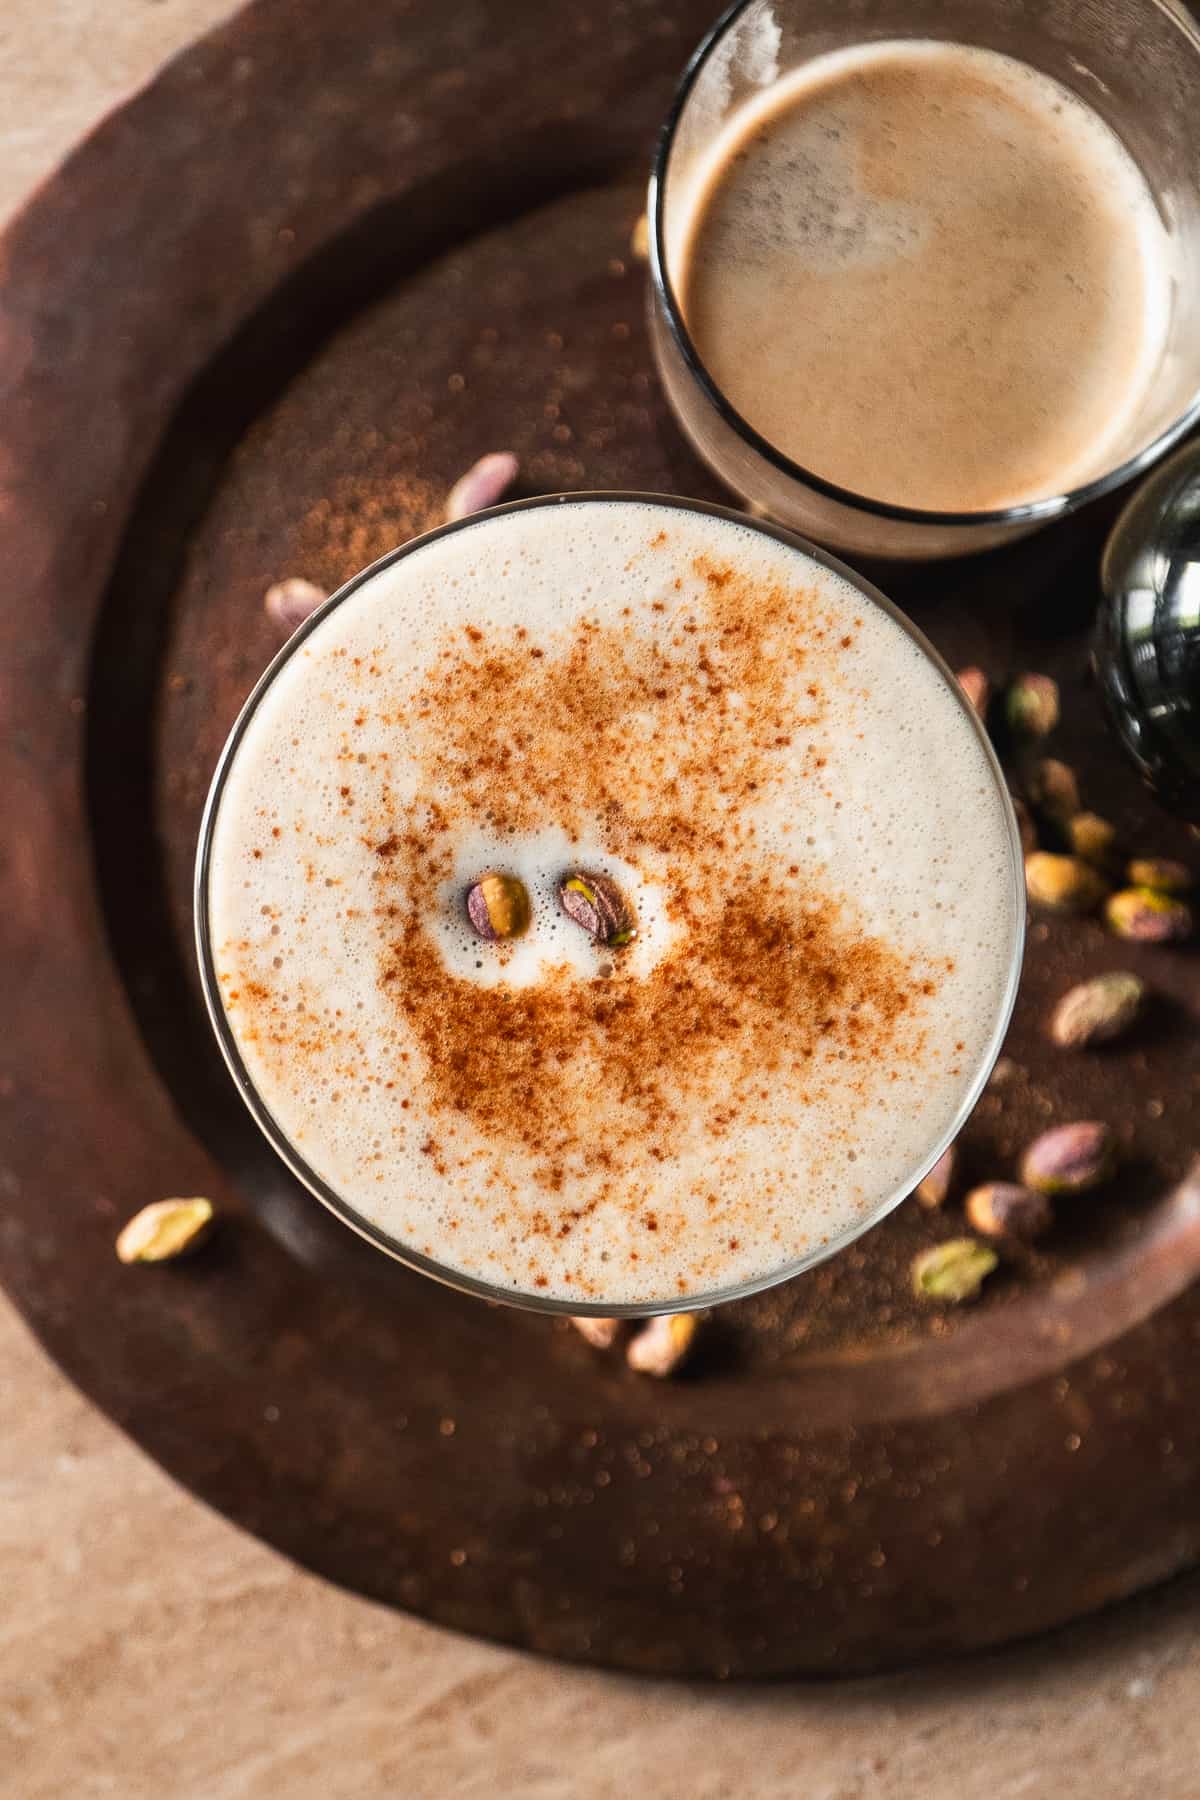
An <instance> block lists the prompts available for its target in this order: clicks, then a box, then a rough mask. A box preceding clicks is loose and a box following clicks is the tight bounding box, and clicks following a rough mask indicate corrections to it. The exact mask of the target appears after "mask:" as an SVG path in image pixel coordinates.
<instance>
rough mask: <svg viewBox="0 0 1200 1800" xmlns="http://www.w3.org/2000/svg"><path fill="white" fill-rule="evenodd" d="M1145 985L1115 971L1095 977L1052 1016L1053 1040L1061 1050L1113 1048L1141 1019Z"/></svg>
mask: <svg viewBox="0 0 1200 1800" xmlns="http://www.w3.org/2000/svg"><path fill="white" fill-rule="evenodd" d="M1145 1003H1146V984H1145V982H1144V981H1142V980H1141V979H1140V978H1139V977H1138V976H1136V975H1130V974H1127V973H1125V972H1124V971H1123V970H1120V969H1114V970H1112V971H1111V973H1109V974H1107V975H1094V976H1093V977H1092V979H1091V980H1090V981H1081V982H1080V983H1079V985H1078V987H1073V988H1071V989H1070V990H1069V992H1067V993H1065V994H1064V995H1063V997H1062V999H1061V1000H1060V1001H1059V1003H1058V1005H1057V1006H1056V1007H1055V1009H1054V1011H1053V1013H1052V1014H1051V1015H1050V1036H1051V1038H1052V1039H1053V1041H1054V1042H1055V1043H1056V1044H1057V1045H1058V1046H1059V1048H1060V1049H1062V1050H1090V1049H1092V1047H1093V1046H1094V1045H1096V1044H1111V1043H1112V1042H1113V1041H1114V1039H1116V1038H1119V1037H1122V1036H1123V1035H1124V1034H1125V1032H1127V1031H1128V1030H1129V1029H1130V1027H1131V1026H1132V1025H1135V1024H1136V1023H1137V1021H1138V1019H1139V1018H1140V1017H1141V1013H1142V1009H1143V1007H1144V1006H1145Z"/></svg>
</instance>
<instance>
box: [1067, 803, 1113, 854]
mask: <svg viewBox="0 0 1200 1800" xmlns="http://www.w3.org/2000/svg"><path fill="white" fill-rule="evenodd" d="M1064 829H1065V831H1066V834H1067V842H1068V843H1069V844H1070V846H1071V848H1072V850H1073V851H1074V852H1075V854H1076V856H1082V858H1083V860H1084V862H1090V863H1095V864H1096V866H1097V867H1098V868H1104V867H1105V865H1106V864H1107V863H1108V861H1109V859H1110V857H1111V856H1112V853H1113V849H1114V847H1115V845H1116V841H1117V828H1116V826H1115V825H1110V824H1109V822H1108V820H1107V819H1102V818H1101V817H1100V814H1099V813H1094V812H1080V813H1076V814H1075V816H1074V818H1072V819H1068V820H1067V822H1066V825H1065V827H1064Z"/></svg>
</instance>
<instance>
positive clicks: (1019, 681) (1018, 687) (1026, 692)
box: [1004, 675, 1058, 738]
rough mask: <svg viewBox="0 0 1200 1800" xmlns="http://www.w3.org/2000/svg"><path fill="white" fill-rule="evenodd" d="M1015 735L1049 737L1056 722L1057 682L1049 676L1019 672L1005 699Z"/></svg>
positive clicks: (1006, 712)
mask: <svg viewBox="0 0 1200 1800" xmlns="http://www.w3.org/2000/svg"><path fill="white" fill-rule="evenodd" d="M1004 713H1005V717H1006V718H1007V720H1008V728H1009V730H1010V731H1011V732H1012V734H1013V736H1014V737H1019V738H1044V737H1048V736H1049V735H1050V733H1051V732H1052V731H1053V730H1054V727H1055V726H1056V725H1057V724H1058V683H1057V681H1054V680H1053V679H1052V678H1051V677H1050V676H1049V675H1018V676H1017V678H1016V680H1015V681H1014V682H1013V683H1012V685H1011V686H1010V687H1009V690H1008V693H1007V694H1006V696H1005V701H1004Z"/></svg>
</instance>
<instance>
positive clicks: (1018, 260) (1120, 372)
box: [648, 0, 1200, 557]
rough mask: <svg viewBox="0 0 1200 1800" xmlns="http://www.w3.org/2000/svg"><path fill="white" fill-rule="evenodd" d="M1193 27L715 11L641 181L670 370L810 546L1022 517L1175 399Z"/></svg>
mask: <svg viewBox="0 0 1200 1800" xmlns="http://www.w3.org/2000/svg"><path fill="white" fill-rule="evenodd" d="M1198 75H1200V30H1198V28H1197V25H1196V22H1195V20H1194V19H1193V18H1192V16H1191V15H1190V13H1189V12H1188V11H1187V9H1186V8H1184V7H1182V6H1179V5H1177V4H1175V0H1110V4H1108V5H1106V6H1103V7H1096V6H1090V7H1085V6H1080V5H1079V4H1078V0H1042V3H1041V4H1039V5H1038V6H1030V5H1028V4H1026V3H1025V0H938V4H937V5H936V6H932V5H928V4H925V3H924V0H871V4H870V5H869V6H860V5H853V4H851V5H848V4H846V0H739V3H738V4H736V5H734V6H731V7H730V8H729V9H728V11H727V12H726V13H725V14H723V15H722V17H721V18H720V19H719V20H718V21H717V22H716V24H715V25H714V26H713V28H712V31H711V32H710V34H709V36H708V37H707V38H706V39H705V41H704V42H703V43H702V44H701V45H700V46H699V48H698V49H697V51H696V53H695V55H694V56H693V58H692V60H691V62H690V63H689V65H688V67H687V68H686V70H685V71H684V73H683V76H682V79H681V82H680V86H679V88H678V91H677V93H676V97H675V101H674V104H673V105H672V107H671V109H670V112H669V114H668V117H667V120H666V124H665V127H664V130H663V133H662V136H661V139H660V143H659V148H658V151H657V154H656V157H655V160H654V164H653V168H652V172H651V180H650V188H649V196H648V224H649V249H650V292H649V302H650V325H651V334H652V341H653V345H654V351H655V356H656V360H657V363H658V369H659V374H660V377H661V379H662V383H663V387H664V389H665V392H666V394H667V397H668V399H669V401H670V403H671V406H672V408H673V410H674V412H675V414H676V417H677V418H678V421H679V423H680V425H681V427H682V429H683V431H684V432H685V434H686V435H687V437H688V439H689V440H690V442H691V443H692V445H693V447H694V448H695V449H696V451H697V452H698V454H699V455H700V456H701V457H703V458H704V460H705V461H706V462H707V463H708V464H709V466H710V467H711V468H712V470H713V471H714V472H715V473H716V474H717V475H718V476H719V477H720V478H721V480H723V481H724V482H725V483H726V484H727V485H728V486H729V487H730V488H731V489H732V490H733V491H734V492H735V493H737V494H739V495H741V496H742V497H743V498H744V499H746V500H748V501H751V502H753V503H754V504H755V505H756V507H758V508H760V509H761V510H762V511H763V512H765V513H766V514H768V515H769V516H770V517H771V518H774V519H778V520H780V521H781V522H782V523H784V524H788V525H791V526H793V527H795V528H796V529H797V530H799V531H802V532H803V533H804V534H805V535H806V536H808V537H810V538H815V539H817V540H818V541H819V542H822V543H827V544H832V545H835V546H840V547H843V548H846V549H851V550H854V551H857V552H859V553H862V554H867V555H873V556H882V557H926V556H952V555H958V554H962V553H963V552H967V551H977V550H981V549H985V548H987V547H989V546H990V545H994V544H999V543H1002V542H1005V541H1007V540H1009V539H1012V538H1015V537H1018V536H1020V535H1022V534H1023V533H1025V532H1029V531H1032V530H1034V529H1036V528H1038V527H1039V526H1041V525H1043V524H1046V523H1047V522H1048V521H1050V520H1052V519H1055V518H1058V517H1060V516H1062V515H1064V514H1066V513H1068V512H1071V511H1074V510H1075V509H1076V508H1078V507H1080V506H1082V505H1084V504H1085V503H1086V502H1087V501H1089V500H1091V499H1094V498H1097V497H1098V496H1099V495H1101V494H1104V493H1107V492H1108V491H1109V490H1110V489H1112V488H1114V487H1116V486H1117V485H1119V484H1120V483H1121V482H1123V481H1127V480H1128V479H1130V478H1131V477H1132V476H1133V475H1135V474H1137V472H1138V471H1139V470H1141V469H1143V468H1145V467H1146V466H1147V465H1148V464H1149V463H1150V462H1151V461H1153V460H1154V458H1155V457H1157V456H1159V455H1161V454H1162V452H1163V451H1164V450H1165V449H1166V448H1167V447H1169V445H1170V444H1172V443H1173V442H1174V441H1175V440H1176V439H1177V438H1179V437H1180V436H1181V435H1182V434H1183V433H1184V432H1185V431H1186V430H1187V429H1188V427H1189V426H1190V425H1191V424H1193V423H1195V421H1196V420H1197V418H1200V285H1198V284H1197V282H1196V280H1195V278H1194V271H1195V268H1196V263H1197V255H1198V253H1200V111H1198V109H1197V107H1196V105H1195V92H1196V82H1197V77H1198Z"/></svg>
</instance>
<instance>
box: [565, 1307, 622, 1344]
mask: <svg viewBox="0 0 1200 1800" xmlns="http://www.w3.org/2000/svg"><path fill="white" fill-rule="evenodd" d="M571 1323H572V1325H573V1326H574V1327H575V1329H576V1331H577V1332H578V1333H579V1335H580V1337H581V1338H583V1339H584V1340H585V1342H587V1343H589V1344H590V1345H591V1346H592V1348H593V1350H611V1349H612V1347H613V1345H614V1344H615V1343H616V1341H617V1339H618V1337H619V1336H620V1334H621V1321H620V1319H596V1318H593V1317H592V1316H591V1314H590V1313H579V1314H576V1315H575V1316H574V1317H573V1318H572V1320H571Z"/></svg>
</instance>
